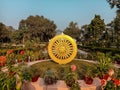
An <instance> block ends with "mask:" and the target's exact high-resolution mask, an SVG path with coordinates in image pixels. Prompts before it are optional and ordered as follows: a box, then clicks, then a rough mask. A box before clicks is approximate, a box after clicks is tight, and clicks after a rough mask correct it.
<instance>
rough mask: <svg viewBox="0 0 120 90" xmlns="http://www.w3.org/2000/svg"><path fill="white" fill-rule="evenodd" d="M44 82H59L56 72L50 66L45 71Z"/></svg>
mask: <svg viewBox="0 0 120 90" xmlns="http://www.w3.org/2000/svg"><path fill="white" fill-rule="evenodd" d="M44 82H45V84H46V85H51V84H55V83H56V82H57V78H56V76H55V73H54V72H53V71H52V70H51V69H50V68H48V69H47V71H46V72H45V75H44Z"/></svg>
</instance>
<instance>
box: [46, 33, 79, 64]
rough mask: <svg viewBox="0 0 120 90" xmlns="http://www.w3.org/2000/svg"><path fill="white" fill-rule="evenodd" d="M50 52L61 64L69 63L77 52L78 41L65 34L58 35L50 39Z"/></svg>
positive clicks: (53, 58) (54, 59) (52, 57)
mask: <svg viewBox="0 0 120 90" xmlns="http://www.w3.org/2000/svg"><path fill="white" fill-rule="evenodd" d="M48 53H49V56H50V57H51V59H52V60H53V61H55V62H57V63H59V64H66V63H69V62H71V61H72V60H73V59H74V58H75V56H76V54H77V44H76V41H75V40H74V39H72V38H71V37H70V36H68V35H65V34H60V35H57V36H55V37H54V38H52V39H51V40H50V41H49V45H48Z"/></svg>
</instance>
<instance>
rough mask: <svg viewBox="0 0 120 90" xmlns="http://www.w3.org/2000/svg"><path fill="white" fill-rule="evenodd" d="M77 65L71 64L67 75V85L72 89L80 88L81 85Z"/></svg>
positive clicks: (77, 89)
mask: <svg viewBox="0 0 120 90" xmlns="http://www.w3.org/2000/svg"><path fill="white" fill-rule="evenodd" d="M75 71H76V65H71V66H70V72H69V73H67V75H66V77H65V83H66V85H67V86H69V87H70V90H80V86H79V84H78V81H77V74H76V72H75Z"/></svg>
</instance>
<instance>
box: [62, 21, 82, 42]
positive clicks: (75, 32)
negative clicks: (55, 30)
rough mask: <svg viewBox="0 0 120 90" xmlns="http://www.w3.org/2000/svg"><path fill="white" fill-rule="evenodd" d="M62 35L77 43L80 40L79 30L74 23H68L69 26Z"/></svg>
mask: <svg viewBox="0 0 120 90" xmlns="http://www.w3.org/2000/svg"><path fill="white" fill-rule="evenodd" d="M64 33H65V34H67V35H69V36H71V37H73V38H74V39H76V40H77V41H79V40H80V33H81V31H80V29H79V27H78V25H77V23H76V22H70V24H69V26H68V27H67V28H66V29H65V30H64Z"/></svg>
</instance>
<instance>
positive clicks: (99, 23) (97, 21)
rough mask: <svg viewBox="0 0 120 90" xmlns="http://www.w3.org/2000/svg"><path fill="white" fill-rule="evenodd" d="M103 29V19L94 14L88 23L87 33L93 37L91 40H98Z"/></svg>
mask: <svg viewBox="0 0 120 90" xmlns="http://www.w3.org/2000/svg"><path fill="white" fill-rule="evenodd" d="M104 30H105V23H104V19H103V20H102V19H101V17H100V15H95V17H94V19H93V20H92V21H91V23H90V24H89V32H88V33H89V34H90V35H91V36H92V37H93V40H95V41H97V40H99V37H100V36H101V34H102V33H103V31H104Z"/></svg>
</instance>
